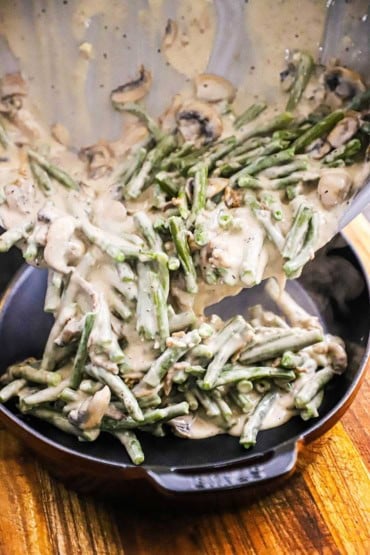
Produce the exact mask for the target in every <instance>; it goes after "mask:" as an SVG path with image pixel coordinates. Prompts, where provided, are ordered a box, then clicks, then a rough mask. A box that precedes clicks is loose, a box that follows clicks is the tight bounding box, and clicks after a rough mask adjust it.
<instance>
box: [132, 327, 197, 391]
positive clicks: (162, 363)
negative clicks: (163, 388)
mask: <svg viewBox="0 0 370 555" xmlns="http://www.w3.org/2000/svg"><path fill="white" fill-rule="evenodd" d="M170 339H171V346H169V347H168V348H167V349H166V350H165V351H164V352H163V353H162V354H161V355H160V356H159V357H158V358H157V359H156V360H155V361H154V362H153V364H152V365H151V367H150V369H149V370H148V372H147V374H145V376H144V378H143V382H144V383H145V384H147V385H149V386H151V387H157V386H158V385H159V384H160V383H161V381H162V380H163V378H164V377H165V375H166V374H167V372H168V370H169V369H170V367H171V366H173V364H175V362H177V361H178V360H179V359H180V358H181V357H182V356H183V355H184V354H185V353H187V352H188V351H189V350H190V349H191V348H192V347H194V346H195V345H198V344H199V343H200V341H201V337H200V335H199V331H198V330H192V331H189V332H188V333H186V334H185V335H184V336H183V337H179V338H174V337H171V338H170Z"/></svg>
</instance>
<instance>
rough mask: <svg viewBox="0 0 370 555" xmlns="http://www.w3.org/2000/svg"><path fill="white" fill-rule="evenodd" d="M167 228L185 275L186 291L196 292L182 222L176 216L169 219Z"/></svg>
mask: <svg viewBox="0 0 370 555" xmlns="http://www.w3.org/2000/svg"><path fill="white" fill-rule="evenodd" d="M169 226H170V231H171V235H172V239H173V242H174V244H175V248H176V251H177V254H178V257H179V259H180V262H181V266H182V268H183V270H184V274H185V283H186V289H187V291H188V292H189V293H196V292H197V291H198V285H197V274H196V270H195V266H194V262H193V259H192V257H191V253H190V249H189V245H188V241H187V231H186V228H185V226H184V224H183V222H182V220H181V219H180V218H178V217H176V216H172V217H171V218H169Z"/></svg>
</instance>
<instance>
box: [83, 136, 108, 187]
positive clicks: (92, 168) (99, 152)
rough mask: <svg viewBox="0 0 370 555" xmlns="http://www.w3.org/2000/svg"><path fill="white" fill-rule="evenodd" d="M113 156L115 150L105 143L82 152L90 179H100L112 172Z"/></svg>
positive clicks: (84, 149) (89, 147)
mask: <svg viewBox="0 0 370 555" xmlns="http://www.w3.org/2000/svg"><path fill="white" fill-rule="evenodd" d="M113 156H114V153H113V150H112V149H111V147H110V146H109V144H108V143H107V142H105V141H100V142H99V143H97V144H96V145H92V146H88V147H86V148H83V149H81V150H80V158H81V160H83V161H84V162H86V165H87V173H88V176H89V178H90V179H99V178H100V177H104V176H105V175H108V174H109V173H110V172H111V171H112V164H111V162H112V159H113Z"/></svg>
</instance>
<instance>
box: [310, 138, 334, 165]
mask: <svg viewBox="0 0 370 555" xmlns="http://www.w3.org/2000/svg"><path fill="white" fill-rule="evenodd" d="M331 149H332V146H331V145H330V143H328V141H327V140H326V139H321V138H320V139H316V141H313V142H312V143H311V144H310V145H308V147H307V148H306V150H305V153H306V154H309V155H310V157H311V158H313V159H314V160H320V159H321V158H323V157H324V156H325V155H326V154H328V153H329V152H330V151H331Z"/></svg>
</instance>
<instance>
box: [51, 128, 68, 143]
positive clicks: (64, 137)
mask: <svg viewBox="0 0 370 555" xmlns="http://www.w3.org/2000/svg"><path fill="white" fill-rule="evenodd" d="M50 131H51V134H52V136H53V139H55V140H56V141H57V142H58V143H59V144H61V145H63V146H68V145H69V144H70V142H71V137H70V134H69V131H68V129H67V128H66V127H65V126H64V125H62V124H61V123H55V124H54V125H52V127H51V129H50Z"/></svg>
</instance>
